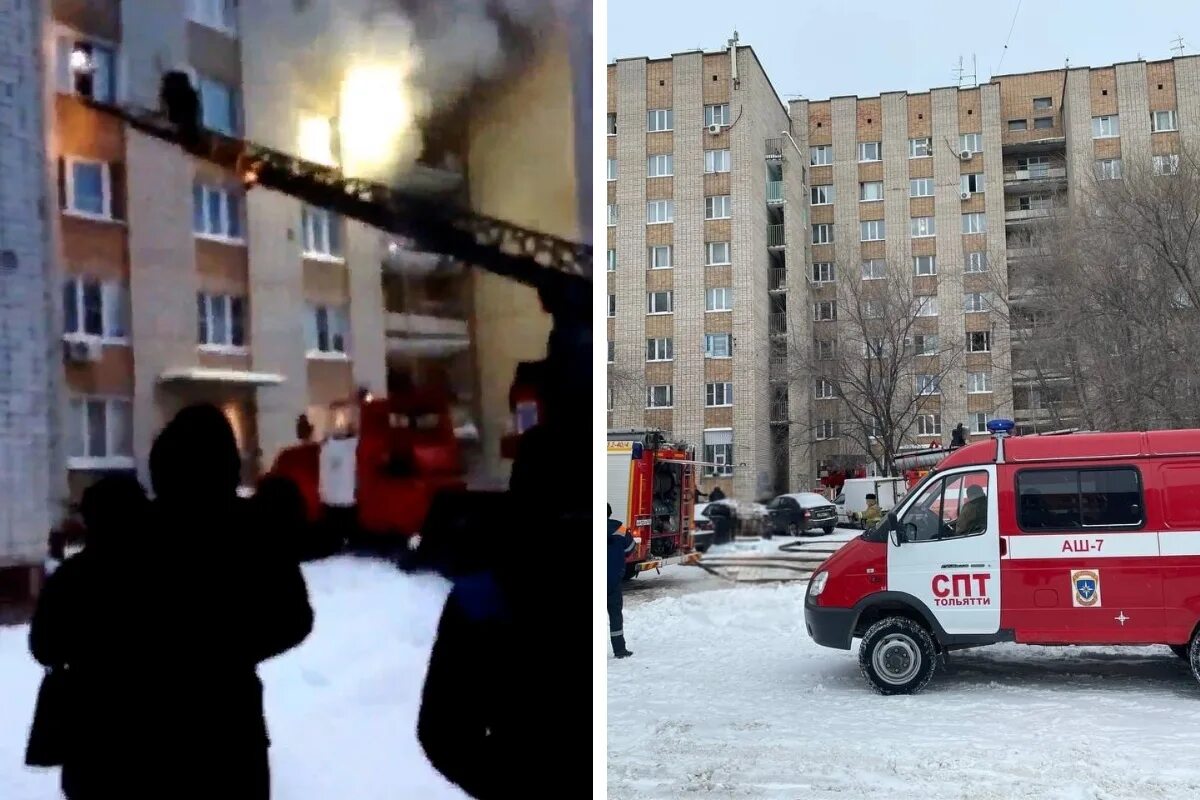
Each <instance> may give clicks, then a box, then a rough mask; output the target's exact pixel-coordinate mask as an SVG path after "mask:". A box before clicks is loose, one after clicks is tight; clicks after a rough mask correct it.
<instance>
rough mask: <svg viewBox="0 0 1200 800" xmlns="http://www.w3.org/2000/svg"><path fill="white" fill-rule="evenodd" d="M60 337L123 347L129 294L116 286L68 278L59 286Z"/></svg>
mask: <svg viewBox="0 0 1200 800" xmlns="http://www.w3.org/2000/svg"><path fill="white" fill-rule="evenodd" d="M63 333H64V334H65V335H66V336H67V337H79V336H99V337H100V338H101V339H104V340H105V341H106V342H110V343H113V344H118V343H123V342H125V341H127V340H128V337H129V290H128V289H127V288H126V287H125V286H124V285H122V284H119V283H105V282H101V281H98V280H95V279H93V278H72V279H70V280H68V281H66V282H65V283H64V284H63Z"/></svg>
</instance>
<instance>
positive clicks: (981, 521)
mask: <svg viewBox="0 0 1200 800" xmlns="http://www.w3.org/2000/svg"><path fill="white" fill-rule="evenodd" d="M986 527H987V495H986V494H984V492H983V489H981V488H979V487H978V486H968V487H967V502H966V503H964V504H963V507H962V511H960V512H959V514H958V520H956V521H955V523H954V532H955V533H957V534H960V535H961V534H967V533H978V532H980V531H982V530H984V529H985V528H986Z"/></svg>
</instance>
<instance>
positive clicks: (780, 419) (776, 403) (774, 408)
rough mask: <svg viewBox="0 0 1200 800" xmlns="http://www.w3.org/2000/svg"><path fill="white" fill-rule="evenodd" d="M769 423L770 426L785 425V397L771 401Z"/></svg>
mask: <svg viewBox="0 0 1200 800" xmlns="http://www.w3.org/2000/svg"><path fill="white" fill-rule="evenodd" d="M771 422H772V424H783V425H786V424H787V422H788V401H787V398H786V397H780V398H776V399H775V400H772V401H771Z"/></svg>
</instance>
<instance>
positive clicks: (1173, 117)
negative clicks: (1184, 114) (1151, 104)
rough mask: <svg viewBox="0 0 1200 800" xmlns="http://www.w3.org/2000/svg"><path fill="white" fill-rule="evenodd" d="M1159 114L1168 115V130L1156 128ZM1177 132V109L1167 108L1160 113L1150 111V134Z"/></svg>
mask: <svg viewBox="0 0 1200 800" xmlns="http://www.w3.org/2000/svg"><path fill="white" fill-rule="evenodd" d="M1159 114H1169V115H1170V116H1169V121H1170V125H1171V127H1169V128H1160V127H1158V115H1159ZM1178 130H1179V113H1178V111H1177V109H1174V108H1168V109H1165V110H1162V111H1151V112H1150V132H1151V133H1170V132H1171V131H1178Z"/></svg>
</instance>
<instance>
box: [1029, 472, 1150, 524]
mask: <svg viewBox="0 0 1200 800" xmlns="http://www.w3.org/2000/svg"><path fill="white" fill-rule="evenodd" d="M1117 470H1132V471H1133V473H1134V476H1135V477H1136V478H1137V486H1138V499H1139V500H1140V501H1141V502H1140V503H1139V504H1138V507H1139V508H1140V510H1141V512H1142V519H1141V521H1140V522H1138V523H1136V524H1128V525H1084V524H1083V503H1082V497H1083V491H1082V489H1080V491H1079V492H1078V494H1077V495H1076V496H1077V497H1079V498H1081V500H1080V507H1079V527H1078V528H1026V527H1025V524H1024V520H1022V518H1021V517H1022V514H1021V477H1022V476H1023V475H1026V474H1032V473H1042V472H1068V471H1071V472H1075V473H1084V472H1115V471H1117ZM1078 478H1079V476H1078V475H1077V476H1076V485H1077V486H1078V485H1079V483H1080V481H1079V479H1078ZM1013 499H1014V500H1015V501H1016V517H1017V529H1018V530H1019V531H1021V532H1022V533H1029V534H1033V535H1037V534H1054V533H1058V532H1061V531H1069V532H1078V531H1140V530H1143V529H1145V527H1146V525H1147V519H1146V482H1145V480H1143V478H1142V471H1141V470H1140V469H1139V468H1138V467H1137V465H1136V464H1106V465H1105V466H1102V467H1073V466H1060V467H1053V468H1050V467H1023V468H1021V469H1018V470H1017V471H1016V474H1015V475H1014V476H1013Z"/></svg>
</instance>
